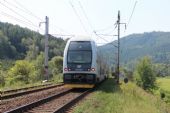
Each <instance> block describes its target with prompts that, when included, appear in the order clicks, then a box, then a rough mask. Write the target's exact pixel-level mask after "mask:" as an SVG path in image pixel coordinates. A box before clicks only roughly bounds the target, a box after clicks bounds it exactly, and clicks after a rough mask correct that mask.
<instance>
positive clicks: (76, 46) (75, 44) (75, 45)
mask: <svg viewBox="0 0 170 113" xmlns="http://www.w3.org/2000/svg"><path fill="white" fill-rule="evenodd" d="M91 49H92V48H91V43H90V42H89V41H72V42H70V45H69V50H91Z"/></svg>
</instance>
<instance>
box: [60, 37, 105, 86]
mask: <svg viewBox="0 0 170 113" xmlns="http://www.w3.org/2000/svg"><path fill="white" fill-rule="evenodd" d="M107 72H108V68H107V65H106V64H105V62H104V58H103V57H102V55H101V52H100V51H99V50H97V46H96V43H95V41H93V40H92V39H90V38H87V37H81V38H79V37H76V38H72V39H70V40H68V42H67V44H66V47H65V50H64V58H63V81H64V83H65V86H66V87H72V88H92V87H94V86H95V84H97V83H99V82H101V81H102V80H104V79H105V78H106V77H107Z"/></svg>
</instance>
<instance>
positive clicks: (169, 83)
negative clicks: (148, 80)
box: [157, 77, 170, 105]
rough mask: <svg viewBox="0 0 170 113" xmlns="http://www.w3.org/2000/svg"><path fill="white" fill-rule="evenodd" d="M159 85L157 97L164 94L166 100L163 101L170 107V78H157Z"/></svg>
mask: <svg viewBox="0 0 170 113" xmlns="http://www.w3.org/2000/svg"><path fill="white" fill-rule="evenodd" d="M157 85H158V87H159V90H158V91H157V95H160V93H164V94H165V98H164V99H163V100H164V101H165V102H166V103H168V104H169V105H170V78H167V77H164V78H157Z"/></svg>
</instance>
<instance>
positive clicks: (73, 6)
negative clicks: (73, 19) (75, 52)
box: [69, 1, 88, 34]
mask: <svg viewBox="0 0 170 113" xmlns="http://www.w3.org/2000/svg"><path fill="white" fill-rule="evenodd" d="M69 3H70V5H71V7H72V8H73V11H74V13H75V14H76V16H77V17H78V19H79V21H80V23H81V24H82V27H83V29H84V31H85V32H86V33H87V34H88V32H87V30H86V28H85V26H84V24H83V22H82V20H81V18H80V16H79V15H78V13H77V11H76V9H75V8H74V5H73V4H72V3H71V1H70V2H69Z"/></svg>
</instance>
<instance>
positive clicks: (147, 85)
mask: <svg viewBox="0 0 170 113" xmlns="http://www.w3.org/2000/svg"><path fill="white" fill-rule="evenodd" d="M152 68H153V66H152V63H151V59H150V58H149V57H144V58H143V59H141V60H140V61H139V63H138V64H137V68H136V70H135V72H134V76H135V80H136V83H137V85H139V86H140V87H142V88H143V89H145V90H147V89H152V88H154V87H155V81H156V76H155V74H154V71H153V69H152Z"/></svg>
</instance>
